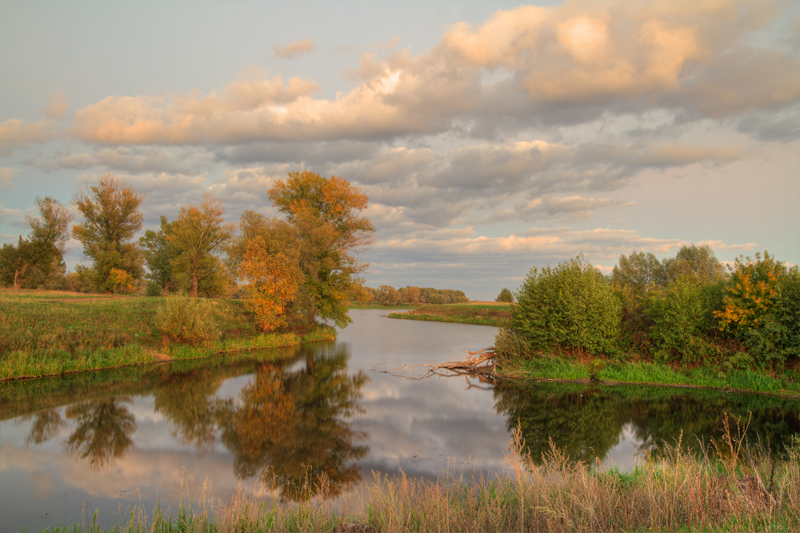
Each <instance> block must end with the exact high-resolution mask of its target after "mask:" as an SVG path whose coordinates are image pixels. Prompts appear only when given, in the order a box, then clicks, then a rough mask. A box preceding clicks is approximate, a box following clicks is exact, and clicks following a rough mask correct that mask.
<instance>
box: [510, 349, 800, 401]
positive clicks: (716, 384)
mask: <svg viewBox="0 0 800 533" xmlns="http://www.w3.org/2000/svg"><path fill="white" fill-rule="evenodd" d="M497 363H498V367H497V374H498V375H500V376H503V377H509V378H517V379H540V380H559V381H596V382H599V383H601V384H607V385H613V384H618V383H624V384H633V385H667V386H676V385H677V386H684V387H703V388H712V389H722V390H731V391H734V390H735V391H742V392H761V393H769V394H777V395H781V396H786V397H792V398H800V380H798V377H800V376H798V375H797V373H796V372H794V373H786V374H782V375H777V374H775V375H770V374H766V373H760V372H755V371H753V370H734V371H731V372H728V373H724V372H721V371H718V370H714V369H711V368H707V367H696V368H687V367H677V366H676V367H672V366H668V365H664V364H656V363H648V362H623V361H614V360H611V359H604V358H599V357H582V358H568V357H560V356H557V355H541V356H539V357H534V358H531V359H528V360H513V361H510V360H507V359H504V358H500V359H499V361H497Z"/></svg>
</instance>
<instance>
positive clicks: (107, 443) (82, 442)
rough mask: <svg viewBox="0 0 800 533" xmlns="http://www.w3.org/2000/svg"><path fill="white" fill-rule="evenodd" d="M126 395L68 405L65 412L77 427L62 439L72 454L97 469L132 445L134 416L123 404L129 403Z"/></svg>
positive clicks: (129, 399) (134, 427) (134, 428)
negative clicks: (87, 461) (85, 460)
mask: <svg viewBox="0 0 800 533" xmlns="http://www.w3.org/2000/svg"><path fill="white" fill-rule="evenodd" d="M132 402H133V400H132V399H131V398H130V397H128V396H119V397H111V398H106V399H104V400H94V401H87V402H80V403H77V404H73V405H70V406H68V407H67V410H66V415H67V418H69V419H75V421H76V422H77V424H78V427H77V428H76V429H75V431H73V432H72V435H70V436H69V438H68V439H67V440H66V441H65V442H64V447H65V448H66V450H67V452H68V453H70V454H71V455H75V456H79V457H80V458H81V459H88V460H89V465H90V466H91V467H92V468H94V469H97V470H100V469H102V468H103V467H105V466H107V465H109V464H111V463H112V462H113V460H114V459H119V458H120V457H122V456H123V455H124V454H125V452H126V451H127V450H128V449H129V448H130V447H131V446H132V445H133V440H132V439H131V435H132V434H133V432H134V431H135V430H136V419H135V418H134V416H133V414H131V412H130V411H128V409H127V408H126V407H125V406H123V405H122V404H123V403H132Z"/></svg>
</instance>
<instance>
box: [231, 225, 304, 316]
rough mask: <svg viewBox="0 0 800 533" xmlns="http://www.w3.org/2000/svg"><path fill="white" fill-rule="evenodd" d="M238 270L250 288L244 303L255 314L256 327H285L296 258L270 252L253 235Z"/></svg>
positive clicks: (295, 286)
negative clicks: (248, 296)
mask: <svg viewBox="0 0 800 533" xmlns="http://www.w3.org/2000/svg"><path fill="white" fill-rule="evenodd" d="M241 272H242V276H243V277H244V279H245V281H247V282H248V286H249V289H250V298H249V299H248V300H247V301H246V303H245V305H246V306H247V308H248V309H249V310H250V311H251V312H252V313H253V314H255V316H256V322H257V324H258V327H259V328H260V329H261V330H262V331H275V330H276V329H278V328H281V327H284V326H286V316H287V312H288V311H289V309H290V308H291V305H292V303H293V302H294V299H295V296H296V294H297V289H298V287H299V285H300V278H301V273H300V269H299V267H298V264H297V257H296V256H295V257H292V256H291V255H287V254H285V253H283V252H277V253H270V250H269V249H268V247H267V244H266V243H265V242H264V239H263V238H262V237H255V238H254V239H252V240H251V241H250V242H249V243H248V244H247V251H246V252H245V258H244V261H243V262H242V265H241Z"/></svg>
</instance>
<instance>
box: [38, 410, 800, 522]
mask: <svg viewBox="0 0 800 533" xmlns="http://www.w3.org/2000/svg"><path fill="white" fill-rule="evenodd" d="M725 420H726V421H725V425H724V428H723V429H724V433H723V437H722V438H721V439H720V440H719V441H712V442H711V443H710V444H709V445H708V446H705V447H703V450H702V452H701V453H700V454H698V455H690V454H688V453H687V452H685V451H683V450H682V448H681V445H680V442H676V443H673V444H666V443H665V444H663V445H662V446H661V448H660V450H659V454H658V455H657V456H656V455H649V456H647V457H646V458H645V459H644V460H642V461H640V462H639V463H638V464H637V465H636V468H635V470H634V471H633V472H630V473H625V472H620V471H619V470H617V469H616V468H613V467H607V466H604V465H602V464H600V463H597V464H587V463H584V462H581V461H578V462H574V461H570V459H569V458H568V457H567V456H566V455H565V454H564V453H563V452H561V451H560V450H558V449H557V448H556V447H555V446H554V445H553V444H552V442H551V446H550V449H549V451H547V452H546V453H544V454H543V455H542V457H541V458H537V460H534V458H533V457H531V456H530V454H529V453H527V452H526V451H525V450H526V449H525V444H524V442H523V441H522V437H521V432H520V431H519V429H517V431H515V432H514V434H513V437H512V442H511V447H510V451H509V453H508V454H507V456H506V460H507V464H508V469H507V470H506V474H504V475H500V476H497V477H495V478H491V479H488V478H485V477H480V476H478V477H472V476H466V475H465V473H464V471H463V470H462V471H461V472H460V473H459V472H458V471H457V469H452V470H450V469H448V471H447V472H445V473H444V475H443V476H442V477H440V478H439V479H437V480H436V481H435V482H430V481H424V480H415V479H409V478H408V477H407V476H406V475H405V474H404V473H402V472H401V473H400V474H398V475H396V476H392V477H386V476H381V475H377V474H376V475H375V479H374V481H373V482H371V483H370V484H368V485H366V486H365V487H364V488H363V490H362V493H361V494H360V498H361V501H358V502H349V503H345V504H344V505H343V506H338V507H335V506H333V505H332V504H331V503H330V502H328V501H326V495H327V491H328V487H329V485H328V483H327V480H326V479H325V478H324V476H323V477H322V478H320V479H317V480H316V481H315V482H314V483H313V487H314V491H313V494H312V497H311V498H310V499H309V500H308V501H306V502H302V503H300V504H295V505H279V504H275V503H273V504H271V505H268V504H267V503H266V502H265V501H264V500H261V499H259V498H258V497H256V496H254V495H249V494H246V493H243V492H239V493H238V494H236V495H234V496H233V497H232V498H231V500H230V501H229V502H227V503H224V504H223V503H221V502H216V503H214V502H210V501H209V499H208V498H206V497H204V498H203V501H202V502H201V503H200V505H199V507H193V506H191V505H190V506H183V505H181V506H180V508H179V509H178V510H177V512H175V513H174V514H173V513H171V512H168V513H166V514H165V513H163V512H162V510H161V509H160V508H157V509H156V510H154V512H153V513H152V515H148V514H147V513H146V512H144V510H142V509H136V510H134V511H132V512H131V515H130V519H129V520H127V521H126V522H125V523H123V524H121V525H119V526H118V527H116V528H114V529H113V530H114V531H124V532H126V533H134V532H135V533H139V532H173V531H182V532H183V531H186V532H198V533H199V532H218V531H241V532H250V531H253V532H255V531H350V532H357V531H362V532H365V531H556V532H561V531H798V529H800V436H798V437H795V438H794V439H793V441H792V443H791V445H790V446H789V447H788V448H787V449H786V450H785V453H784V455H783V457H782V459H779V460H773V459H771V458H770V454H769V453H767V450H765V449H764V448H763V447H761V446H759V445H750V444H749V443H748V442H747V440H746V431H747V423H746V422H742V421H741V420H738V419H736V420H734V421H733V423H730V421H728V419H727V418H726V419H725ZM49 531H52V532H54V533H55V532H58V533H62V532H63V533H66V532H74V533H77V532H83V531H90V532H92V533H95V532H99V531H100V530H99V528H97V527H96V526H92V525H91V524H90V525H89V526H88V527H87V526H74V527H56V528H53V529H51V530H49Z"/></svg>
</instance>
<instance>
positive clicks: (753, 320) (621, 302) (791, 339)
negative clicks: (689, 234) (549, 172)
mask: <svg viewBox="0 0 800 533" xmlns="http://www.w3.org/2000/svg"><path fill="white" fill-rule="evenodd" d="M516 298H517V303H516V305H515V306H514V307H513V311H512V320H511V324H510V326H509V327H508V328H506V329H504V330H502V331H501V332H500V334H499V335H498V338H497V342H496V345H495V347H496V348H497V349H498V351H500V352H501V353H504V354H506V355H510V356H514V357H521V358H529V357H533V356H534V354H535V353H542V352H544V353H552V352H561V353H578V354H580V353H587V352H588V353H592V354H596V355H607V356H612V357H619V358H628V357H639V358H640V357H644V358H645V359H650V360H653V361H656V362H662V363H667V364H680V365H697V364H705V363H713V364H718V365H722V367H724V368H729V369H733V368H753V367H757V368H772V369H781V368H784V367H785V366H786V365H787V364H790V363H792V362H794V363H797V361H798V359H799V358H800V270H798V267H797V266H794V267H788V266H787V265H785V264H784V263H782V262H780V261H776V260H775V258H774V257H773V256H771V255H770V254H769V253H767V252H764V254H763V255H761V254H760V253H758V254H756V255H755V258H750V257H739V258H737V259H736V261H735V262H734V263H733V264H732V265H730V266H729V267H728V269H727V271H726V269H725V268H724V267H723V265H722V264H721V263H720V262H719V261H718V260H717V258H716V257H715V256H714V252H713V251H712V250H711V248H710V247H708V246H694V245H692V246H684V247H682V248H681V249H680V250H679V251H678V253H677V255H676V256H675V257H673V258H667V259H664V260H663V261H659V260H658V259H657V258H656V257H655V256H654V255H653V254H650V253H643V252H633V253H631V254H630V255H627V256H626V255H622V256H620V259H619V263H618V265H617V266H615V267H614V270H613V273H612V274H611V276H610V277H606V276H603V275H602V274H601V273H600V272H599V271H598V270H596V269H595V268H593V267H592V266H591V265H590V264H588V263H586V262H585V261H584V260H583V258H582V257H578V258H576V259H572V260H570V261H567V262H564V263H561V264H559V265H558V266H556V267H553V268H551V267H546V268H543V269H537V268H533V269H531V271H530V273H529V274H528V276H527V278H526V279H525V281H524V282H523V285H522V287H520V289H519V290H518V291H517V293H516ZM794 363H792V364H794Z"/></svg>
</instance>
